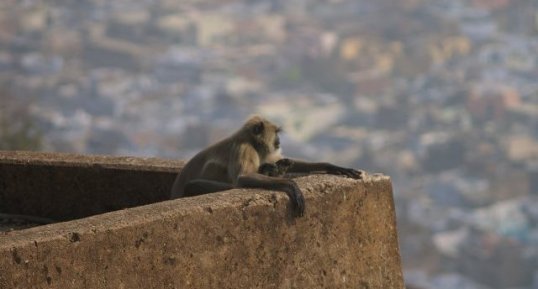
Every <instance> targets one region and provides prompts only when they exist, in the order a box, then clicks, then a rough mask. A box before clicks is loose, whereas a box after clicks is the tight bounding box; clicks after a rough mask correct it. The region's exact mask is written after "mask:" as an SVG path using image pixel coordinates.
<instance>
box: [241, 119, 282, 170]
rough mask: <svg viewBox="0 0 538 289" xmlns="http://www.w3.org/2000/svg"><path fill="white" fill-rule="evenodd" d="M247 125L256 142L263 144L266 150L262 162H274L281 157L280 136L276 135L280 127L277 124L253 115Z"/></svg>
mask: <svg viewBox="0 0 538 289" xmlns="http://www.w3.org/2000/svg"><path fill="white" fill-rule="evenodd" d="M247 127H249V129H250V131H251V134H252V136H253V137H254V138H255V141H256V143H258V144H259V145H261V146H263V147H264V150H265V151H266V155H265V156H264V157H265V160H264V162H268V163H274V162H276V161H277V160H279V159H281V158H282V155H281V148H280V137H279V136H278V134H279V133H280V131H281V130H282V129H281V128H280V127H279V126H277V125H275V124H273V123H272V122H270V121H268V120H266V119H264V118H261V117H259V116H255V117H252V118H251V119H249V121H247Z"/></svg>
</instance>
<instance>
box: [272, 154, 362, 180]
mask: <svg viewBox="0 0 538 289" xmlns="http://www.w3.org/2000/svg"><path fill="white" fill-rule="evenodd" d="M280 162H284V163H285V164H286V165H287V166H288V168H287V172H288V173H297V174H311V173H327V174H331V175H344V176H347V177H350V178H353V179H360V178H362V172H361V171H358V170H355V169H351V168H343V167H339V166H336V165H333V164H331V163H324V162H318V163H311V162H305V161H301V160H294V159H287V158H284V159H281V160H279V161H277V162H276V166H277V167H278V166H279V163H280ZM288 164H289V165H288Z"/></svg>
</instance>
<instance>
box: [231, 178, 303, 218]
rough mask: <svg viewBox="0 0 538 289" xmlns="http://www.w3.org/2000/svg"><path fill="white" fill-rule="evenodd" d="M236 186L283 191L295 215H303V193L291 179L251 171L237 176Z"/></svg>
mask: <svg viewBox="0 0 538 289" xmlns="http://www.w3.org/2000/svg"><path fill="white" fill-rule="evenodd" d="M237 186H238V187H240V188H258V189H267V190H275V191H283V192H285V193H286V194H287V195H288V197H289V198H290V200H291V202H292V204H293V209H294V211H295V213H296V215H297V216H302V215H304V210H305V202H304V196H303V193H302V192H301V190H300V189H299V187H298V186H297V184H296V183H295V182H294V181H292V180H289V179H284V178H277V177H269V176H265V175H261V174H258V173H252V174H244V175H240V176H239V177H238V178H237Z"/></svg>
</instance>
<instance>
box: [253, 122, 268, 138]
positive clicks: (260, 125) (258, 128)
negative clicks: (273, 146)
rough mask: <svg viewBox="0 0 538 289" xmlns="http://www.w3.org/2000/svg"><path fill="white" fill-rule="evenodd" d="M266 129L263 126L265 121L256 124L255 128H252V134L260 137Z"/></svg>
mask: <svg viewBox="0 0 538 289" xmlns="http://www.w3.org/2000/svg"><path fill="white" fill-rule="evenodd" d="M264 129H265V125H264V124H263V121H260V122H258V123H256V124H254V126H253V127H252V133H254V135H259V134H261V133H262V132H263V130H264Z"/></svg>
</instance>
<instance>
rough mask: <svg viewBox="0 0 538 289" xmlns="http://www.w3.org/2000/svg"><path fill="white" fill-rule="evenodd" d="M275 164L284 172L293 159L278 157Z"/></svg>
mask: <svg viewBox="0 0 538 289" xmlns="http://www.w3.org/2000/svg"><path fill="white" fill-rule="evenodd" d="M275 164H276V166H277V168H278V170H279V171H280V172H281V173H282V174H286V173H287V172H288V169H289V168H290V167H291V166H292V165H293V161H292V160H290V159H279V160H278V161H277V162H276V163H275Z"/></svg>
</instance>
